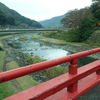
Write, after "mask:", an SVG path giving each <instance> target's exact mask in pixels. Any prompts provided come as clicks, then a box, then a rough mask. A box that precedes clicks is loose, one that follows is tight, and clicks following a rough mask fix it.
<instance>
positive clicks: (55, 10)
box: [0, 0, 92, 21]
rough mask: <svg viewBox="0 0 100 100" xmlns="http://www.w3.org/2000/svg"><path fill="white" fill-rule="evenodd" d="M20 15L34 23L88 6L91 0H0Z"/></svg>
mask: <svg viewBox="0 0 100 100" xmlns="http://www.w3.org/2000/svg"><path fill="white" fill-rule="evenodd" d="M0 2H1V3H3V4H5V5H6V6H8V7H9V8H11V9H14V10H16V11H17V12H18V13H20V14H21V15H23V16H25V17H28V18H30V19H34V20H36V21H40V20H45V19H50V18H52V17H55V16H59V15H63V14H65V13H67V11H69V10H73V9H75V8H77V9H80V8H84V7H86V6H90V5H91V3H92V0H0Z"/></svg>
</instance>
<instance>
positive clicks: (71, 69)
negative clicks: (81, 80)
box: [67, 59, 78, 93]
mask: <svg viewBox="0 0 100 100" xmlns="http://www.w3.org/2000/svg"><path fill="white" fill-rule="evenodd" d="M77 63H78V59H74V60H72V61H71V62H70V65H69V74H71V75H75V74H77V67H78V65H77ZM77 86H78V82H75V83H74V84H71V85H70V86H68V87H67V90H68V91H69V92H71V93H73V92H75V91H77Z"/></svg>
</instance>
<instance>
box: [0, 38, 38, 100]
mask: <svg viewBox="0 0 100 100" xmlns="http://www.w3.org/2000/svg"><path fill="white" fill-rule="evenodd" d="M8 38H11V36H1V37H0V48H1V49H0V72H4V71H7V70H12V69H16V68H19V67H20V66H19V65H21V66H23V64H25V63H23V62H24V61H22V60H21V59H19V60H18V58H19V57H21V58H22V59H23V54H22V53H21V52H19V51H16V50H15V49H13V48H11V47H10V46H8V45H7V43H6V39H8ZM16 62H17V63H16ZM37 84H39V82H37V81H34V80H33V79H32V77H31V76H29V75H26V76H23V77H20V78H17V79H14V80H11V81H8V82H5V83H2V84H0V100H2V99H4V98H6V97H9V96H11V95H13V94H16V93H18V92H20V91H23V90H26V89H28V88H30V87H33V86H35V85H37Z"/></svg>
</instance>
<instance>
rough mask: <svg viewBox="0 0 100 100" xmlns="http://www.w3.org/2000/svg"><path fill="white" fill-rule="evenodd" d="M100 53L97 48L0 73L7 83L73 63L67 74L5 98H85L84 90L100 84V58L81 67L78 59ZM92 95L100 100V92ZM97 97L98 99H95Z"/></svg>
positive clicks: (64, 99)
mask: <svg viewBox="0 0 100 100" xmlns="http://www.w3.org/2000/svg"><path fill="white" fill-rule="evenodd" d="M98 52H100V48H95V49H92V50H87V51H83V52H80V53H76V54H72V55H68V56H65V57H62V58H58V59H53V60H49V61H45V62H41V63H37V64H33V65H29V66H26V67H21V68H18V69H14V70H10V71H6V72H2V73H0V83H3V82H6V81H9V80H12V79H15V78H18V77H21V76H24V75H28V74H30V73H34V72H38V71H40V70H44V69H47V68H51V67H53V66H56V65H59V64H62V63H65V62H70V64H69V71H68V72H66V73H65V74H63V75H61V76H58V77H56V78H54V79H51V80H49V81H46V82H44V83H41V84H39V85H37V86H34V87H32V88H29V89H27V90H24V91H22V92H19V93H17V94H15V95H12V96H10V97H8V98H5V99H3V100H76V99H78V98H79V100H82V98H84V96H83V97H82V95H84V93H86V92H87V93H88V91H89V90H91V89H92V88H93V87H95V86H97V85H99V86H100V60H96V61H94V62H92V63H89V64H87V65H85V66H82V67H80V68H78V65H77V63H78V59H79V58H82V57H85V56H88V55H91V54H95V53H98ZM99 94H100V91H99ZM91 95H92V98H93V100H100V95H96V96H93V94H91ZM86 97H87V95H86ZM95 97H97V99H94V98H95ZM83 100H89V99H88V97H87V99H83ZM91 100H92V99H91Z"/></svg>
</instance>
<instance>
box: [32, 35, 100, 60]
mask: <svg viewBox="0 0 100 100" xmlns="http://www.w3.org/2000/svg"><path fill="white" fill-rule="evenodd" d="M33 39H34V40H35V41H37V42H39V43H41V44H44V45H49V46H52V47H58V48H62V49H63V50H67V51H69V52H72V53H78V52H82V51H86V50H90V49H94V48H96V46H94V47H93V46H89V45H88V44H85V43H72V42H65V41H62V40H57V39H53V38H47V37H43V36H42V38H41V37H40V36H39V35H34V37H33ZM89 57H92V58H94V59H100V53H96V54H93V55H89Z"/></svg>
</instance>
